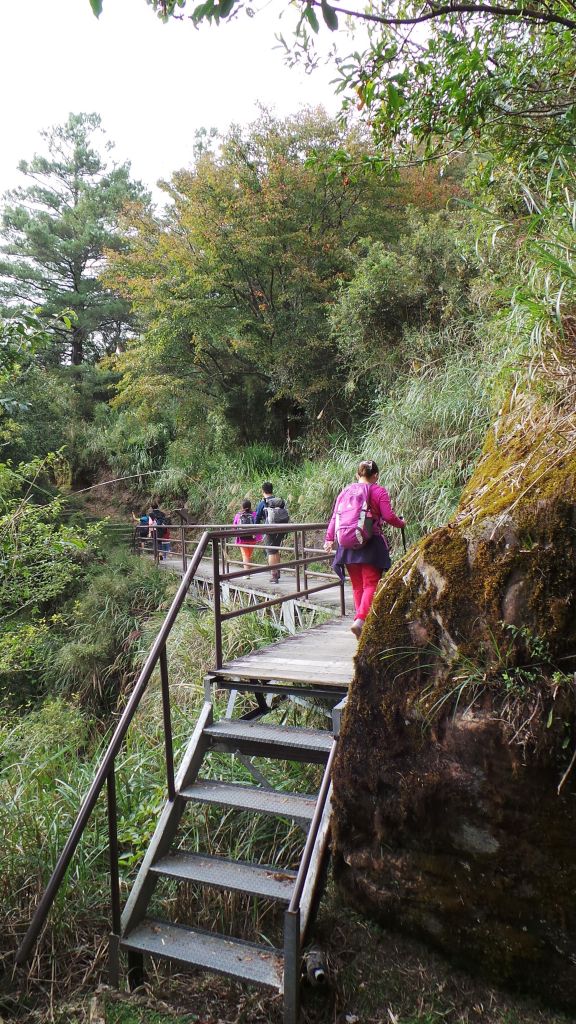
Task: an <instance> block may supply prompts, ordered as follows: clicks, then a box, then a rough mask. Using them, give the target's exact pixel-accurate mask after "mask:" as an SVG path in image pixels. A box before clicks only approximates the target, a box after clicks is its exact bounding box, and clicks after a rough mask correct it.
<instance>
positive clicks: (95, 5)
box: [90, 0, 103, 18]
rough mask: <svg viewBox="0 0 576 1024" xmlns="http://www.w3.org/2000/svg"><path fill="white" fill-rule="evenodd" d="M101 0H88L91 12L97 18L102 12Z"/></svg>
mask: <svg viewBox="0 0 576 1024" xmlns="http://www.w3.org/2000/svg"><path fill="white" fill-rule="evenodd" d="M102 2H103V0H90V7H91V8H92V13H93V14H95V15H96V17H97V18H99V17H100V15H101V14H102Z"/></svg>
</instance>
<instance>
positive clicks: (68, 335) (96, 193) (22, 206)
mask: <svg viewBox="0 0 576 1024" xmlns="http://www.w3.org/2000/svg"><path fill="white" fill-rule="evenodd" d="M101 131H102V129H101V119H100V117H99V116H98V115H97V114H71V115H70V116H69V118H68V121H67V122H66V124H64V125H60V126H56V127H54V128H51V129H49V130H48V131H46V132H43V133H42V138H43V139H44V141H45V143H46V147H47V150H48V156H38V155H37V156H34V157H33V159H32V160H31V161H30V162H28V161H22V162H21V164H20V165H19V169H20V170H21V171H22V173H23V174H24V175H26V177H27V178H28V179H29V181H30V182H31V184H29V185H27V186H25V187H22V188H18V189H15V190H14V191H12V192H9V193H8V194H7V196H6V197H5V199H6V205H5V207H4V211H3V216H2V234H3V236H4V240H5V241H4V245H3V246H2V247H1V248H0V253H1V254H2V258H1V259H0V307H2V306H3V308H4V312H6V311H7V310H8V311H10V313H11V314H12V313H14V312H17V311H22V310H27V311H31V310H34V309H35V308H37V307H41V311H42V316H43V317H45V318H52V317H54V316H55V315H58V314H59V313H60V312H62V310H64V309H70V310H72V311H73V313H74V314H75V315H74V317H73V318H72V319H69V320H67V321H66V322H64V321H61V322H60V325H59V328H58V329H57V330H56V331H55V332H54V344H53V347H52V361H64V362H68V361H71V362H72V363H73V364H74V365H79V364H80V363H82V362H83V361H84V360H87V359H88V360H89V359H93V358H94V357H96V356H98V355H99V354H101V353H102V352H110V351H114V349H116V347H117V345H118V344H119V343H122V342H123V339H124V337H125V335H126V332H127V331H129V329H130V327H131V323H132V320H131V314H130V311H129V307H128V305H127V303H126V302H125V301H124V300H122V299H120V298H119V297H118V296H117V295H116V294H114V293H113V292H111V291H110V290H109V289H106V288H104V287H103V285H102V284H101V282H100V281H99V279H98V273H99V271H100V270H101V269H102V266H103V253H104V250H105V249H107V250H110V251H114V250H118V249H119V248H120V247H121V245H122V241H121V238H120V236H119V234H118V230H117V223H118V218H119V215H120V212H121V210H122V209H123V208H124V206H125V205H126V204H127V203H129V202H132V201H136V200H138V201H140V202H146V200H147V198H148V196H147V193H146V192H145V191H144V190H143V188H142V186H141V185H140V184H139V183H137V182H132V181H131V180H130V168H129V165H128V164H123V165H121V166H112V167H111V168H110V169H109V168H108V167H107V165H106V163H105V162H104V159H103V157H102V156H101V155H100V154H99V153H98V151H97V149H96V148H95V137H96V136H97V135H98V134H99V133H101ZM105 148H106V150H107V151H108V152H109V151H110V149H111V148H112V144H111V143H109V142H108V143H106V144H105Z"/></svg>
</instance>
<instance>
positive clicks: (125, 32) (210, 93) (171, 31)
mask: <svg viewBox="0 0 576 1024" xmlns="http://www.w3.org/2000/svg"><path fill="white" fill-rule="evenodd" d="M254 6H255V7H256V8H257V9H258V8H259V7H260V8H261V10H259V13H258V15H257V16H256V17H254V18H252V19H248V18H247V17H243V18H242V17H240V18H238V19H237V20H236V21H235V22H232V23H231V24H222V25H220V26H209V25H204V26H202V27H201V28H200V29H195V28H193V26H192V25H191V24H190V23H186V22H172V23H170V24H167V25H163V24H162V23H161V22H160V21H159V20H158V19H157V18H156V16H155V15H154V13H153V11H152V9H151V8H150V7H148V6H147V4H146V3H145V0H104V11H103V13H102V15H101V17H100V18H99V19H98V20H97V19H96V18H95V17H94V15H93V14H92V11H91V8H90V4H89V0H16V2H12V3H10V2H8V0H2V2H1V3H0V45H1V48H2V58H1V60H0V89H1V96H2V104H1V106H0V110H1V113H0V124H1V135H0V138H1V143H0V194H1V193H3V192H5V191H6V190H7V189H9V188H13V187H14V186H16V185H18V184H23V183H24V182H23V179H22V176H21V175H20V174H19V173H18V171H17V165H18V162H19V160H22V159H30V158H31V157H32V156H33V155H34V153H37V152H38V153H40V152H42V151H43V150H42V140H41V138H40V136H39V132H40V131H41V130H42V129H46V128H49V127H51V126H52V125H55V124H61V123H63V122H64V121H66V119H67V117H68V114H69V113H70V112H74V113H80V112H84V113H91V112H96V113H99V114H101V116H102V122H103V127H104V129H105V130H106V132H107V135H108V137H109V139H111V140H112V141H114V142H115V143H116V149H115V150H114V156H115V159H116V160H117V161H119V162H123V161H124V160H130V162H131V165H132V174H133V176H134V177H135V178H138V179H140V180H141V181H143V182H144V183H145V184H146V185H148V186H149V187H153V186H154V185H155V182H156V181H157V180H158V179H159V178H168V177H170V175H171V173H172V172H173V171H175V170H177V169H179V168H181V167H185V166H188V165H189V164H190V163H191V161H192V152H193V144H194V133H195V131H196V129H197V128H201V127H207V128H210V127H216V128H218V129H220V130H222V129H225V128H226V127H227V126H228V125H229V124H230V123H232V122H236V123H240V124H247V123H249V122H250V121H251V120H253V119H254V118H255V117H256V116H257V107H256V104H257V102H258V101H260V102H261V103H264V104H265V105H266V106H269V107H271V108H273V109H274V110H275V111H276V112H277V113H278V114H279V115H286V114H290V113H295V112H296V111H297V110H298V108H299V107H300V106H304V105H307V104H308V105H312V106H314V105H316V104H319V103H321V104H322V105H323V106H325V107H326V109H327V110H329V111H330V112H331V113H336V112H337V110H338V108H339V100H338V99H337V97H335V95H334V90H333V86H332V85H330V80H331V79H333V78H334V68H333V66H332V67H329V66H324V67H320V68H319V69H318V70H317V71H315V72H314V73H313V74H312V75H306V74H305V73H304V72H303V71H301V70H299V69H294V68H292V69H290V68H288V67H286V65H285V64H284V63H283V58H282V53H281V52H280V50H278V49H274V47H275V46H276V45H277V44H276V41H275V39H274V33H275V31H278V30H282V31H283V33H284V35H285V36H288V35H289V34H290V23H288V21H287V20H286V21H280V22H279V21H278V17H279V14H280V13H281V12H282V10H283V9H285V7H286V5H285V3H283V2H282V0H268V2H266V0H256V3H255V5H254ZM326 35H327V36H328V35H329V33H326ZM330 41H331V40H330ZM154 194H155V197H156V198H157V199H159V198H160V194H159V193H158V192H156V191H154Z"/></svg>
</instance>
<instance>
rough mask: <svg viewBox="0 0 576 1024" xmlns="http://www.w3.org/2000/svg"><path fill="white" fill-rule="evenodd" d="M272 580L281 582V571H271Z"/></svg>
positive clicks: (272, 581)
mask: <svg viewBox="0 0 576 1024" xmlns="http://www.w3.org/2000/svg"><path fill="white" fill-rule="evenodd" d="M270 582H271V583H279V582H280V573H279V572H271V573H270Z"/></svg>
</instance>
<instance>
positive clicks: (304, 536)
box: [302, 530, 308, 594]
mask: <svg viewBox="0 0 576 1024" xmlns="http://www.w3.org/2000/svg"><path fill="white" fill-rule="evenodd" d="M302 557H303V558H304V565H303V566H302V569H303V572H304V593H305V594H307V593H308V574H307V572H306V531H305V530H302Z"/></svg>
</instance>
